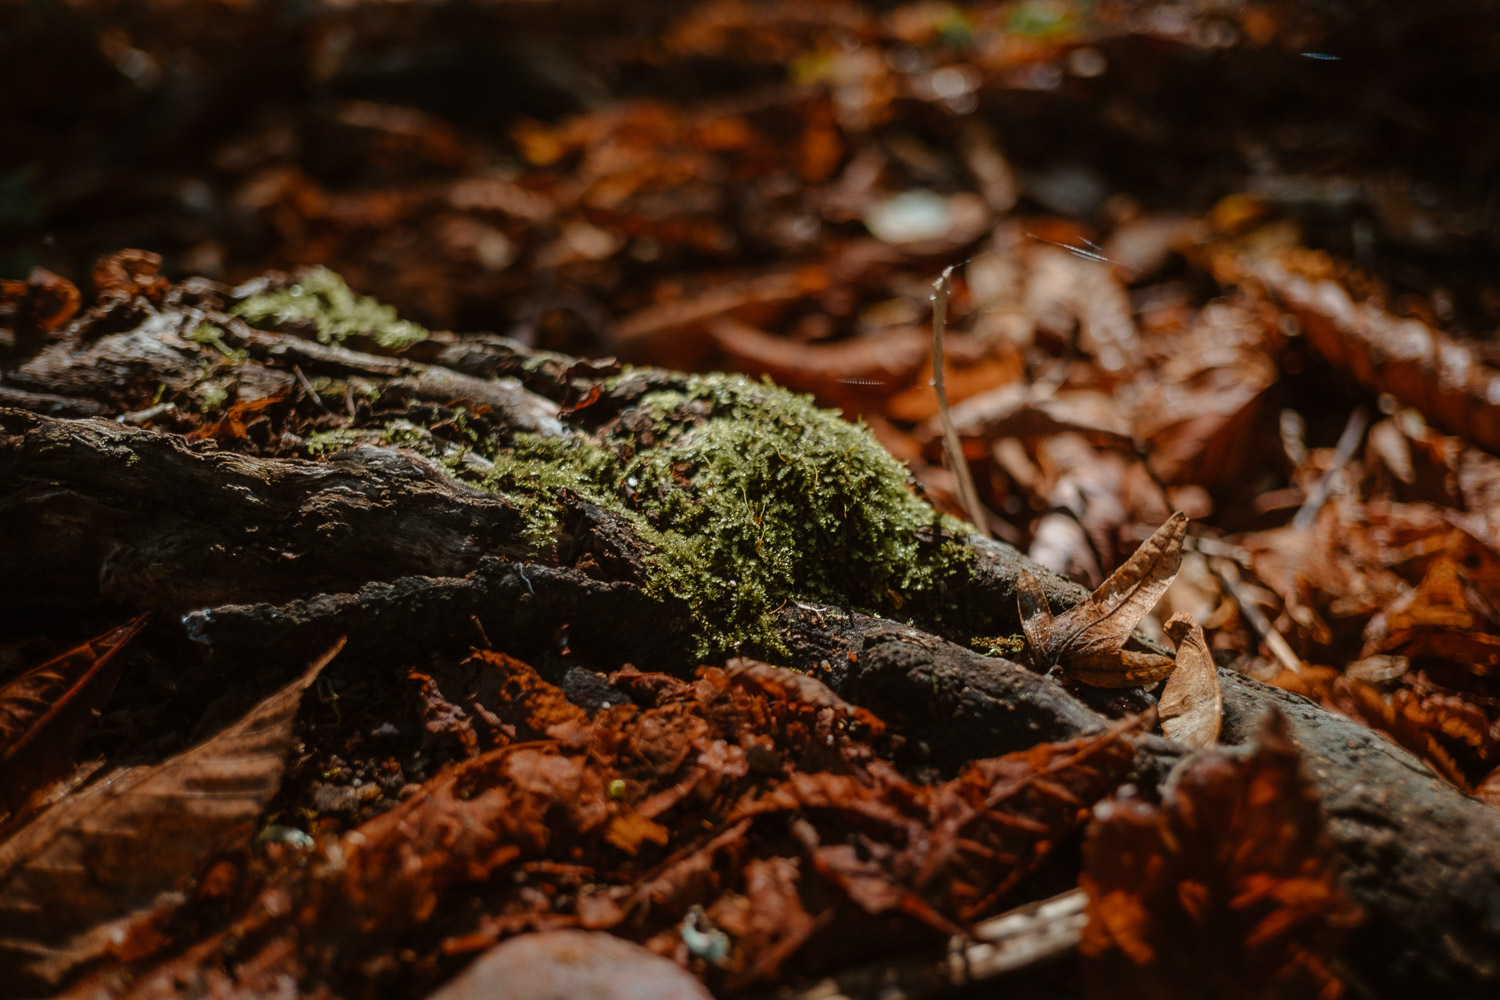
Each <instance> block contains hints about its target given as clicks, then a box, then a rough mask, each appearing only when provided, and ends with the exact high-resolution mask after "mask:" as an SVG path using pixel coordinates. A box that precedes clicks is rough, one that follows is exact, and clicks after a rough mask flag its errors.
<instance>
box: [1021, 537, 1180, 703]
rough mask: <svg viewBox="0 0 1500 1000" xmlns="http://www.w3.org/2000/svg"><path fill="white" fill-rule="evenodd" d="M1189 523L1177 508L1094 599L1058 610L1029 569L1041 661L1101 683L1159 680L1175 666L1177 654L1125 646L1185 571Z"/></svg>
mask: <svg viewBox="0 0 1500 1000" xmlns="http://www.w3.org/2000/svg"><path fill="white" fill-rule="evenodd" d="M1187 523H1188V518H1187V515H1186V514H1184V513H1182V512H1181V511H1178V512H1177V513H1175V514H1173V515H1172V516H1171V517H1170V518H1168V519H1167V521H1166V523H1165V524H1163V525H1162V526H1161V527H1160V528H1158V529H1156V533H1155V534H1153V535H1152V536H1151V537H1150V538H1148V539H1146V540H1145V541H1144V542H1142V543H1141V546H1140V548H1138V549H1136V550H1135V552H1134V553H1133V554H1132V555H1131V557H1130V558H1129V559H1127V560H1126V561H1125V562H1124V564H1123V565H1121V566H1120V568H1119V569H1117V570H1115V571H1114V573H1112V574H1110V577H1109V579H1107V580H1105V581H1104V582H1103V583H1102V584H1100V585H1099V589H1098V590H1095V591H1094V593H1093V594H1092V595H1090V596H1089V598H1088V600H1086V601H1084V602H1082V603H1081V604H1079V605H1077V606H1076V607H1074V608H1072V609H1071V610H1069V611H1066V612H1064V613H1063V614H1061V615H1057V616H1056V617H1053V615H1052V613H1051V611H1050V610H1049V609H1048V608H1047V605H1046V599H1045V598H1043V597H1041V590H1040V587H1039V585H1038V584H1037V582H1036V579H1035V577H1032V576H1031V575H1030V574H1029V573H1022V574H1021V575H1020V577H1019V578H1018V579H1017V580H1016V592H1017V595H1018V598H1019V600H1020V604H1021V625H1022V630H1023V631H1024V632H1025V634H1026V642H1027V645H1028V646H1029V647H1030V649H1031V651H1032V656H1033V657H1034V658H1035V659H1036V662H1037V663H1038V664H1039V665H1041V666H1043V667H1048V666H1052V665H1053V664H1057V665H1059V666H1061V667H1062V669H1063V672H1064V673H1065V674H1067V676H1068V677H1069V679H1071V680H1076V681H1082V682H1083V683H1085V684H1092V685H1095V686H1097V687H1135V686H1139V685H1145V684H1155V683H1156V682H1157V681H1159V680H1161V679H1162V678H1164V677H1166V676H1167V675H1168V674H1169V673H1171V672H1172V660H1171V659H1170V658H1169V657H1164V656H1158V655H1156V654H1153V653H1142V652H1136V651H1133V650H1127V649H1124V648H1122V647H1123V646H1124V644H1125V642H1126V641H1127V640H1128V639H1129V638H1130V636H1131V633H1133V632H1134V631H1135V628H1136V626H1137V625H1138V624H1140V621H1141V619H1142V618H1144V617H1145V616H1146V614H1147V612H1149V611H1150V610H1151V609H1152V608H1153V607H1155V606H1156V602H1157V601H1159V600H1160V599H1161V596H1162V594H1164V593H1166V590H1167V588H1168V587H1169V586H1171V584H1172V580H1173V579H1174V578H1175V577H1176V576H1177V569H1178V567H1179V566H1181V565H1182V540H1183V538H1184V537H1185V536H1186V535H1187ZM1028 578H1029V579H1028ZM1038 599H1040V601H1038Z"/></svg>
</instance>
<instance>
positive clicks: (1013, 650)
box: [969, 633, 1026, 657]
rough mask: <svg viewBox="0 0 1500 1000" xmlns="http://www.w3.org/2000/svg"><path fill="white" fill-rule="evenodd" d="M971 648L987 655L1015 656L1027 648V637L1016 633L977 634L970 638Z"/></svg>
mask: <svg viewBox="0 0 1500 1000" xmlns="http://www.w3.org/2000/svg"><path fill="white" fill-rule="evenodd" d="M969 648H971V649H974V650H977V651H978V652H981V653H983V654H984V655H985V656H1005V657H1008V656H1015V655H1016V654H1017V653H1019V652H1021V650H1023V649H1025V648H1026V637H1025V636H1024V635H1021V634H1019V633H1017V634H1016V635H976V636H975V637H974V638H972V639H970V640H969Z"/></svg>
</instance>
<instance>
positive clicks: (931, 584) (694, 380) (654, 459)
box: [490, 375, 971, 658]
mask: <svg viewBox="0 0 1500 1000" xmlns="http://www.w3.org/2000/svg"><path fill="white" fill-rule="evenodd" d="M640 411H641V413H640V414H637V415H636V416H638V417H639V416H644V417H645V418H646V420H647V421H648V423H649V426H650V433H649V434H648V435H644V436H643V435H641V434H640V433H639V431H640V426H639V421H623V422H622V425H623V426H629V427H630V428H631V429H630V430H629V431H628V432H627V431H625V430H623V429H617V430H615V431H614V432H613V433H612V434H611V435H610V436H607V437H606V438H604V439H603V440H601V441H598V442H593V441H586V440H583V439H579V438H575V439H568V440H562V441H559V440H557V439H542V438H535V437H522V438H519V439H518V440H517V441H516V442H515V445H514V447H513V448H510V449H508V450H506V451H504V452H501V453H500V454H497V455H496V456H495V463H496V468H495V472H494V473H493V474H492V476H491V477H490V484H491V485H492V486H493V487H495V488H499V489H502V490H504V491H506V492H507V493H514V492H516V491H517V490H520V491H522V492H529V493H531V495H532V497H533V503H532V504H531V505H529V506H528V508H527V517H528V524H529V525H531V528H532V531H533V533H534V536H535V537H536V538H537V539H541V538H542V537H545V536H548V535H551V534H552V533H554V532H555V531H556V530H558V528H559V525H558V522H557V508H556V507H555V506H553V505H552V503H551V502H550V499H549V498H550V496H551V494H552V492H553V491H555V490H556V489H557V488H559V487H566V488H568V489H572V490H575V491H576V492H578V493H579V494H581V495H583V496H585V497H586V498H588V499H590V500H592V501H593V502H595V503H599V504H601V505H604V506H608V507H611V508H613V509H616V510H620V511H623V512H624V513H626V514H627V515H628V516H630V517H631V518H632V519H633V520H635V521H636V523H637V526H638V527H639V528H640V529H641V534H642V536H643V537H644V538H645V539H646V540H648V541H650V542H651V543H652V544H654V545H655V546H656V547H657V549H658V550H659V552H658V555H657V557H656V559H655V562H654V565H653V566H652V567H651V568H650V573H651V578H650V581H649V584H648V589H649V590H651V591H652V592H654V593H657V594H661V595H668V594H670V595H672V596H675V597H678V598H681V599H682V600H684V601H686V602H687V604H688V606H689V607H690V608H691V609H692V613H693V616H694V620H695V624H696V625H697V626H698V632H699V634H698V636H697V647H698V648H697V653H698V655H699V656H701V657H704V658H712V657H716V656H719V655H722V654H724V653H726V652H731V651H743V652H755V653H761V654H771V655H774V654H778V653H784V652H785V649H784V648H783V646H782V643H781V642H780V640H779V638H778V637H777V635H776V633H775V631H774V629H773V627H772V626H773V619H772V615H773V613H774V612H775V611H776V609H777V608H779V607H780V606H781V605H783V604H785V603H786V602H787V601H789V600H795V599H799V598H800V599H806V600H814V601H828V602H831V603H837V604H841V605H845V606H850V607H858V608H866V609H871V610H880V611H885V612H886V613H890V612H892V611H898V610H902V609H905V610H907V611H912V610H922V611H929V612H930V611H933V610H934V609H936V608H938V607H940V606H941V594H942V592H943V590H944V589H945V588H946V587H947V586H948V585H950V584H951V583H953V582H955V581H956V580H957V578H958V577H959V576H961V575H962V574H964V573H966V572H967V569H968V561H969V559H970V558H971V556H970V554H969V550H968V548H967V546H965V545H963V544H962V543H961V542H958V541H956V540H954V539H952V538H944V537H943V534H944V532H943V531H942V530H941V529H947V530H948V531H950V532H952V533H954V534H958V533H961V532H962V528H961V527H960V526H959V525H958V524H957V523H956V522H952V521H949V520H947V519H945V518H942V517H941V516H940V515H938V514H937V513H936V512H935V511H934V510H933V509H932V508H931V507H930V506H928V505H927V504H926V503H925V502H923V501H922V500H920V499H918V498H917V497H916V496H914V495H913V494H912V492H911V491H910V490H909V489H908V488H907V485H906V480H907V472H906V469H905V467H903V466H902V465H900V464H899V463H898V462H896V460H895V459H893V458H892V457H891V456H890V455H889V454H888V453H887V452H886V451H885V450H884V449H883V448H881V447H880V445H879V444H878V443H877V442H876V441H875V440H874V438H872V437H871V436H870V434H869V433H868V431H866V430H865V429H864V428H862V427H858V426H855V425H853V424H849V423H847V422H845V421H843V420H841V419H840V418H839V417H838V415H837V414H836V413H834V412H832V411H827V410H821V409H819V408H817V407H816V406H815V405H814V404H813V403H812V402H811V401H810V400H809V399H808V398H806V397H802V396H797V395H794V394H792V393H789V392H787V391H785V390H783V389H780V388H777V387H776V386H774V385H771V384H770V383H769V382H766V383H757V382H752V381H749V380H747V379H745V378H743V377H741V376H726V375H710V376H694V377H691V378H689V379H688V381H687V384H686V386H685V387H684V388H683V389H682V390H680V391H668V392H654V393H650V394H648V395H647V396H645V397H643V398H642V400H641V403H640ZM643 441H649V442H651V443H650V444H649V446H643V445H642V442H643ZM922 529H929V530H928V532H927V534H928V535H929V536H930V537H931V538H932V539H933V540H932V541H929V542H925V543H924V542H923V541H922V540H921V537H920V536H921V533H922Z"/></svg>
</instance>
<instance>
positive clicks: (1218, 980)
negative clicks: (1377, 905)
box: [1080, 712, 1359, 1000]
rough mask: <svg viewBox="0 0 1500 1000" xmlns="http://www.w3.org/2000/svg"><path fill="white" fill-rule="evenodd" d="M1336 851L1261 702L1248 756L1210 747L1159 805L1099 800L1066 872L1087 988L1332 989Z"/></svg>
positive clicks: (1168, 994) (1335, 990)
mask: <svg viewBox="0 0 1500 1000" xmlns="http://www.w3.org/2000/svg"><path fill="white" fill-rule="evenodd" d="M1336 857H1337V856H1336V853H1335V851H1334V848H1333V846H1332V843H1331V841H1330V840H1329V839H1328V837H1327V835H1326V833H1325V832H1324V828H1323V816H1322V811H1321V809H1320V807H1319V803H1318V800H1317V797H1316V795H1315V794H1314V793H1313V791H1312V790H1311V789H1310V787H1309V786H1308V784H1307V782H1306V780H1305V779H1304V778H1303V776H1302V774H1301V768H1300V762H1299V756H1298V753H1297V748H1296V746H1295V745H1294V744H1293V743H1292V742H1291V740H1290V738H1289V737H1288V736H1287V732H1286V723H1285V721H1284V720H1283V719H1282V717H1281V716H1280V715H1279V714H1277V713H1274V712H1273V713H1272V715H1271V716H1270V718H1269V720H1268V722H1267V725H1266V729H1265V731H1264V733H1263V735H1262V736H1261V738H1260V741H1259V745H1258V746H1257V748H1256V750H1255V753H1254V755H1253V756H1251V757H1250V758H1249V759H1243V758H1237V757H1235V756H1233V755H1232V754H1230V753H1228V752H1226V751H1222V750H1210V751H1208V752H1206V753H1205V754H1204V755H1202V756H1201V757H1199V758H1197V759H1196V760H1195V761H1194V762H1193V763H1191V764H1189V765H1188V767H1187V769H1186V770H1185V771H1184V772H1183V773H1182V774H1181V776H1180V777H1179V778H1178V780H1177V781H1176V782H1175V784H1174V785H1173V786H1172V787H1171V788H1170V790H1169V791H1168V793H1167V794H1166V797H1165V800H1164V801H1163V803H1162V805H1161V806H1154V805H1150V804H1148V803H1146V802H1144V801H1141V800H1139V799H1124V800H1118V801H1112V802H1107V803H1105V804H1103V805H1101V806H1099V807H1098V808H1096V809H1095V811H1094V824H1093V826H1092V827H1091V828H1090V831H1089V834H1088V839H1087V840H1086V842H1085V844H1084V871H1083V874H1082V876H1081V878H1080V884H1081V885H1082V886H1083V887H1084V888H1085V889H1086V890H1087V891H1088V893H1089V923H1088V926H1087V928H1086V929H1085V931H1084V939H1083V943H1082V945H1081V951H1082V953H1083V955H1084V956H1085V958H1086V961H1087V964H1086V967H1085V971H1086V974H1087V976H1088V981H1089V982H1090V984H1091V985H1092V986H1093V987H1094V991H1093V992H1094V995H1096V996H1108V997H1121V998H1136V997H1149V998H1163V1000H1166V998H1177V997H1182V996H1214V997H1222V998H1252V997H1253V998H1266V1000H1270V998H1272V997H1275V998H1281V997H1296V998H1302V997H1306V998H1309V1000H1310V998H1313V997H1318V998H1320V1000H1331V998H1334V997H1337V996H1339V995H1340V994H1341V993H1342V987H1343V984H1342V983H1341V982H1340V981H1339V979H1338V975H1337V971H1336V965H1335V958H1336V956H1337V954H1338V948H1339V946H1340V944H1341V943H1342V940H1343V938H1344V935H1345V934H1346V933H1347V931H1348V930H1349V928H1350V927H1352V926H1353V924H1354V923H1355V922H1356V921H1357V919H1358V916H1359V911H1358V910H1357V908H1355V907H1354V906H1353V904H1351V903H1350V902H1348V901H1347V900H1346V899H1345V898H1344V896H1343V894H1342V893H1341V892H1340V890H1339V888H1338V883H1337V878H1336V872H1335V867H1336V864H1335V862H1336Z"/></svg>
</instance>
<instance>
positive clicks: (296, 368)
mask: <svg viewBox="0 0 1500 1000" xmlns="http://www.w3.org/2000/svg"><path fill="white" fill-rule="evenodd" d="M292 374H294V375H296V376H297V383H298V384H299V385H301V386H302V388H303V390H304V391H305V392H306V393H307V394H308V395H309V396H311V397H312V401H313V402H314V403H317V404H318V409H320V410H322V411H323V412H324V413H326V414H328V415H329V416H330V417H331V416H333V411H332V410H330V409H329V408H328V404H327V403H325V402H323V397H322V396H319V395H318V390H316V389H314V388H313V384H312V382H311V381H310V380H309V379H308V377H307V376H306V375H304V374H302V367H301V366H300V365H292Z"/></svg>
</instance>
